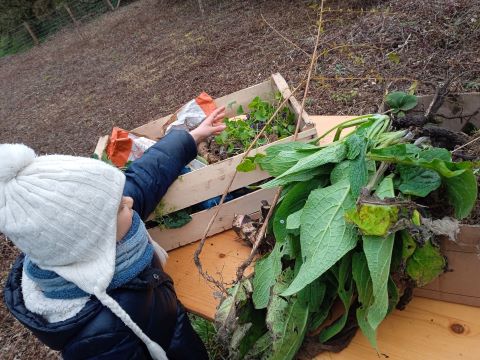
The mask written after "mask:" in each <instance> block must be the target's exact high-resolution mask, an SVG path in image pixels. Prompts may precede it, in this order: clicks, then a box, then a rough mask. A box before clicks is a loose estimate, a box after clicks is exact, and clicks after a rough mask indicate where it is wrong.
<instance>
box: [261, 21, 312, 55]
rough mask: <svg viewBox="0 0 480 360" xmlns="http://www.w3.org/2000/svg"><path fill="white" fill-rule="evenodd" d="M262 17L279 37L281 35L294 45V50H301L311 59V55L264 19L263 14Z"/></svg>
mask: <svg viewBox="0 0 480 360" xmlns="http://www.w3.org/2000/svg"><path fill="white" fill-rule="evenodd" d="M260 16H261V17H262V20H263V21H264V22H265V24H267V25H268V26H269V27H270V28H271V29H272V30H273V31H275V32H276V33H277V34H278V35H280V37H281V38H282V39H283V40H285V41H286V42H288V43H289V44H290V45H292V46H293V47H294V48H296V49H298V50H300V51H301V52H302V53H304V54H305V55H306V56H308V57H310V56H311V55H310V54H309V53H308V52H306V51H305V50H303V49H302V48H301V47H300V46H298V45H297V44H295V43H294V42H293V41H292V40H290V39H288V38H287V37H286V36H284V35H283V34H282V33H281V32H280V31H278V30H277V29H275V28H274V27H273V26H272V25H271V24H270V23H269V22H268V21H267V20H266V19H265V18H264V17H263V14H260Z"/></svg>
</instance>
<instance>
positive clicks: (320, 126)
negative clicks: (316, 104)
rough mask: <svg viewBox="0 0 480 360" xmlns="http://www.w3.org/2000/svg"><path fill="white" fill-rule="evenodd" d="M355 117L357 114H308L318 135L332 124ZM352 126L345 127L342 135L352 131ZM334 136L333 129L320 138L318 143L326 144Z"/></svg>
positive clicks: (331, 126) (332, 125)
mask: <svg viewBox="0 0 480 360" xmlns="http://www.w3.org/2000/svg"><path fill="white" fill-rule="evenodd" d="M355 117H357V115H310V117H309V119H310V122H311V123H312V124H314V125H315V128H316V129H317V133H318V135H319V136H321V135H323V134H324V133H326V132H327V131H328V130H330V129H331V128H333V127H334V126H336V125H338V124H341V123H342V122H344V121H347V120H350V119H353V118H355ZM353 130H354V128H349V129H345V130H343V131H342V137H343V136H345V135H347V134H348V133H350V132H352V131H353ZM334 136H335V131H333V132H332V133H330V134H328V135H327V136H326V137H324V138H323V139H322V140H320V145H326V144H328V143H331V142H332V141H333V138H334Z"/></svg>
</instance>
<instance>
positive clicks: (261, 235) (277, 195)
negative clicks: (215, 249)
mask: <svg viewBox="0 0 480 360" xmlns="http://www.w3.org/2000/svg"><path fill="white" fill-rule="evenodd" d="M322 20H323V0H322V3H321V5H320V18H319V21H318V31H317V39H316V41H315V49H314V50H313V54H312V56H311V61H310V67H309V69H308V74H307V82H306V84H305V90H304V92H303V99H302V105H301V106H300V113H299V115H298V120H297V126H296V127H295V134H294V135H293V141H295V140H297V137H298V132H299V130H300V123H301V120H302V115H303V109H304V107H305V100H306V98H307V94H308V87H309V85H310V79H311V76H312V71H313V67H314V66H315V63H316V61H317V48H318V42H319V40H320V34H321V32H322ZM281 192H282V187H281V186H280V187H279V188H278V189H277V192H276V193H275V196H274V198H273V200H272V204H271V205H270V209H269V210H268V214H267V216H266V218H265V219H264V221H263V224H262V227H261V228H260V231H259V232H258V234H257V238H256V240H255V244H254V245H253V248H252V251H251V253H250V255H249V256H248V258H247V259H246V260H245V261H244V262H243V263H242V264H241V265H240V266H239V267H238V269H237V282H238V281H240V280H241V279H242V277H243V273H244V272H245V269H246V268H247V267H249V266H250V264H251V263H252V261H253V259H254V258H255V256H256V254H257V250H258V247H259V246H260V244H261V243H262V240H263V239H264V237H265V232H266V231H267V226H268V222H269V220H270V217H271V216H272V214H273V209H274V208H275V205H276V204H277V201H278V199H279V198H280V194H281Z"/></svg>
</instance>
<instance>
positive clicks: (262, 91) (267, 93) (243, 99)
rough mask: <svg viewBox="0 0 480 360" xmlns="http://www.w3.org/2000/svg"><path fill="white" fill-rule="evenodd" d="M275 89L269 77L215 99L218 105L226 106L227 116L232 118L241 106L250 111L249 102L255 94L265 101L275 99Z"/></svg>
mask: <svg viewBox="0 0 480 360" xmlns="http://www.w3.org/2000/svg"><path fill="white" fill-rule="evenodd" d="M275 91H276V88H274V86H273V83H272V80H271V79H268V80H267V81H264V82H262V83H260V84H257V85H253V86H250V87H248V88H246V89H242V90H239V91H236V92H234V93H231V94H228V95H225V96H222V97H219V98H217V99H215V104H216V105H217V106H225V107H226V109H225V116H226V117H228V118H230V117H234V116H236V115H237V110H238V108H239V107H240V106H242V108H243V109H244V110H245V111H248V104H250V102H251V101H252V100H253V98H254V97H255V96H259V97H260V98H261V99H262V100H264V101H273V100H274V97H273V96H274V93H275Z"/></svg>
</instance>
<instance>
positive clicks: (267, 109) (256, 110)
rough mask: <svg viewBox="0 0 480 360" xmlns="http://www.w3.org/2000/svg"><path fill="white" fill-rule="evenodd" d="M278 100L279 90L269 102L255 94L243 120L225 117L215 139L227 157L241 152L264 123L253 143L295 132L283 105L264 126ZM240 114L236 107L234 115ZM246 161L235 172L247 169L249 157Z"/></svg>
mask: <svg viewBox="0 0 480 360" xmlns="http://www.w3.org/2000/svg"><path fill="white" fill-rule="evenodd" d="M281 101H282V96H281V95H280V93H276V94H275V95H274V101H273V103H270V102H268V101H264V100H262V99H261V98H260V97H258V96H257V97H255V98H254V99H253V100H252V101H251V102H250V104H248V109H249V112H248V113H247V114H246V117H245V119H244V120H242V119H235V120H229V119H225V125H226V129H225V131H223V132H222V133H221V134H220V135H218V136H216V137H215V142H216V143H217V144H218V145H222V146H224V147H225V151H226V153H227V155H228V156H233V155H237V154H240V153H242V152H244V151H245V150H246V149H247V148H248V147H249V146H250V144H251V143H252V141H253V139H254V138H255V136H256V135H257V134H258V133H259V132H260V131H261V130H262V129H263V128H264V127H265V126H266V128H265V132H264V134H263V136H262V137H261V138H260V139H259V140H258V142H257V145H259V146H261V145H264V144H267V143H269V142H271V141H275V140H277V139H282V138H284V137H287V136H290V135H292V134H293V133H294V132H295V114H294V113H293V112H292V111H291V110H290V108H289V107H288V106H284V107H283V108H282V109H281V110H280V111H279V112H278V114H277V115H276V116H275V118H274V119H273V120H272V122H271V123H270V124H269V125H266V122H267V121H268V120H269V119H270V118H271V117H272V115H273V114H274V112H275V110H276V108H277V106H278V104H279V103H280V102H281ZM243 114H244V109H243V107H242V106H239V107H238V109H237V115H243ZM249 160H250V162H249V161H246V163H247V164H244V165H242V166H241V167H240V168H239V171H247V169H251V168H252V162H253V161H252V159H249Z"/></svg>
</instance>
